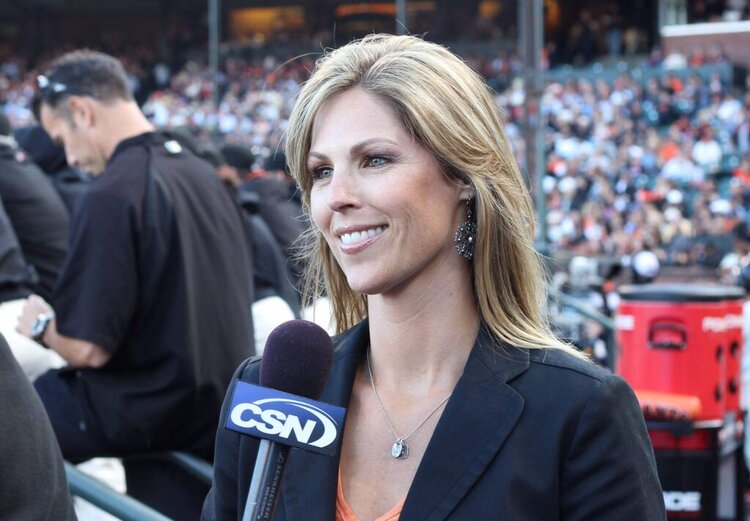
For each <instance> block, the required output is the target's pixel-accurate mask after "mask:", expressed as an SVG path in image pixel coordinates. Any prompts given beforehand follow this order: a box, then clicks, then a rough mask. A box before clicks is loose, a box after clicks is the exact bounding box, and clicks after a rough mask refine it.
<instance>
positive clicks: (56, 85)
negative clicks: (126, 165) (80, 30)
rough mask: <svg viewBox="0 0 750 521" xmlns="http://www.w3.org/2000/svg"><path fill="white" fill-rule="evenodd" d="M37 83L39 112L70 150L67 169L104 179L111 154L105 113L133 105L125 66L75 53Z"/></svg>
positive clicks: (36, 107)
mask: <svg viewBox="0 0 750 521" xmlns="http://www.w3.org/2000/svg"><path fill="white" fill-rule="evenodd" d="M37 83H38V91H37V95H36V97H35V100H34V112H35V114H36V116H37V119H38V120H39V122H40V123H41V124H42V126H43V127H44V129H45V130H46V131H47V133H48V134H49V135H50V137H51V138H52V140H53V141H54V142H55V143H58V144H60V145H62V146H63V147H64V148H65V155H66V158H67V160H68V164H70V165H71V166H78V167H80V168H82V169H84V170H88V171H90V172H91V173H93V174H98V173H100V172H101V171H102V170H103V169H104V167H105V165H106V162H107V159H108V157H109V153H111V146H109V141H111V139H110V137H111V136H108V135H107V134H108V133H107V131H106V128H104V126H103V124H102V122H103V121H104V120H105V117H104V116H105V115H104V114H103V112H102V111H103V110H106V109H107V108H110V109H111V108H113V107H115V106H117V105H120V104H122V103H125V104H132V103H134V100H133V95H132V94H131V92H130V88H129V85H128V79H127V75H126V73H125V70H124V69H123V67H122V65H121V64H120V62H119V61H118V60H116V59H115V58H113V57H112V56H109V55H106V54H103V53H100V52H95V51H89V50H80V51H74V52H71V53H68V54H65V55H63V56H61V57H60V58H58V59H57V60H55V61H54V62H53V63H52V64H51V66H50V68H49V71H48V72H47V73H46V74H44V75H40V76H39V77H38V78H37Z"/></svg>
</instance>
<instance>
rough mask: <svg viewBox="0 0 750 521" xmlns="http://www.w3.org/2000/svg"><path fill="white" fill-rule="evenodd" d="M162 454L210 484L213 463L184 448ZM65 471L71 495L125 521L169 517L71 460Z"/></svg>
mask: <svg viewBox="0 0 750 521" xmlns="http://www.w3.org/2000/svg"><path fill="white" fill-rule="evenodd" d="M160 457H163V458H164V459H165V460H167V461H169V462H171V463H173V464H174V465H175V466H177V467H179V468H180V469H182V470H184V471H185V472H187V473H188V474H190V475H191V476H193V477H194V478H196V479H198V480H199V481H201V482H202V483H204V484H206V485H211V483H212V480H213V467H212V466H211V464H210V463H208V462H206V461H204V460H202V459H199V458H196V457H195V456H193V455H191V454H187V453H185V452H168V453H165V454H163V455H161V456H160ZM65 474H66V476H67V478H68V487H69V488H70V493H71V495H73V496H78V497H80V498H82V499H85V500H86V501H88V502H89V503H91V504H93V505H95V506H96V507H98V508H100V509H102V510H104V511H105V512H107V513H108V514H111V515H113V516H115V517H118V518H120V519H121V520H122V521H170V518H169V517H167V516H165V515H164V514H161V513H160V512H158V511H156V510H154V509H153V508H151V507H149V506H148V505H145V504H144V503H141V502H140V501H138V500H136V499H134V498H132V497H130V496H128V495H126V494H121V493H120V492H117V491H116V490H114V489H113V488H111V487H109V486H107V485H105V484H104V483H102V482H101V481H99V480H98V479H96V478H94V477H91V476H89V475H88V474H85V473H83V472H81V471H80V470H78V469H77V468H76V467H75V466H74V465H72V464H70V463H68V462H65Z"/></svg>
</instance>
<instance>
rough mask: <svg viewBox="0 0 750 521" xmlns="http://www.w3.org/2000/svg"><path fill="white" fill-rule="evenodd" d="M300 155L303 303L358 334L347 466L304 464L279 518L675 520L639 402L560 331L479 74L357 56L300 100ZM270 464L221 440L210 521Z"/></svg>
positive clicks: (239, 443)
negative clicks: (307, 239) (304, 215)
mask: <svg viewBox="0 0 750 521" xmlns="http://www.w3.org/2000/svg"><path fill="white" fill-rule="evenodd" d="M287 158H288V160H289V165H290V169H291V171H292V173H293V175H294V176H295V178H296V180H297V182H298V183H299V185H300V188H301V190H302V194H303V199H304V203H305V206H306V208H308V209H309V211H310V215H311V217H312V222H313V229H312V230H311V231H310V234H311V237H312V241H311V243H312V247H311V249H310V252H309V259H308V260H309V269H310V273H309V274H308V275H309V277H308V285H307V293H308V295H312V296H315V295H316V294H318V293H320V291H321V290H323V289H325V290H326V291H327V293H328V295H329V296H330V297H331V302H332V308H333V314H334V318H335V320H336V325H337V327H338V330H339V331H343V332H342V333H341V334H340V335H339V336H338V337H336V339H335V344H336V346H337V347H336V355H335V358H334V368H333V373H332V376H331V379H330V381H329V383H328V385H327V387H326V390H325V391H324V392H323V396H322V397H321V401H324V402H328V403H335V404H339V405H342V406H344V407H347V409H348V413H347V421H346V426H345V431H344V438H343V445H342V448H341V452H340V457H339V458H326V457H322V456H317V455H311V454H307V453H303V452H294V453H293V455H292V456H291V457H290V458H289V463H288V465H287V468H286V473H285V477H284V481H283V483H282V492H281V500H280V501H279V505H278V508H277V512H276V516H275V517H274V519H283V520H332V519H337V520H355V519H358V520H362V521H371V520H373V519H378V520H386V519H388V520H391V519H400V520H401V521H406V520H412V519H430V520H438V519H455V520H479V519H482V520H484V519H502V520H512V521H521V520H534V521H539V520H547V519H555V520H557V519H563V520H587V521H591V520H607V521H613V520H623V521H624V520H649V521H650V520H656V519H664V518H665V514H664V503H663V499H662V495H661V490H660V487H659V481H658V478H657V475H656V467H655V463H654V457H653V451H652V449H651V446H650V444H649V441H648V435H647V433H646V429H645V427H644V423H643V419H642V416H641V413H640V409H639V408H638V405H637V403H636V400H635V398H634V396H633V394H632V392H631V391H630V390H629V388H628V387H627V385H626V384H625V383H624V382H623V381H622V380H621V379H620V378H618V377H615V376H613V375H611V374H609V373H607V372H605V371H604V370H601V369H599V368H597V367H595V366H594V365H593V364H591V363H590V362H588V361H586V360H584V359H582V357H581V356H580V355H579V354H578V353H577V352H576V351H574V350H572V349H571V348H570V347H568V346H566V345H564V344H562V343H561V342H559V341H558V340H556V339H555V338H554V337H553V335H552V334H551V333H550V332H549V329H548V327H547V325H546V324H545V322H544V317H543V302H544V299H545V296H544V292H543V291H544V288H543V281H544V277H543V271H542V269H541V267H540V263H539V260H538V258H537V254H536V253H535V251H534V248H533V244H532V243H533V237H534V214H533V209H532V204H531V200H530V197H529V194H528V192H527V190H526V188H525V185H524V181H523V179H522V177H521V174H520V173H519V170H518V167H517V165H516V163H515V161H514V159H513V156H512V154H511V150H510V146H509V143H508V140H507V138H506V136H505V133H504V131H503V127H502V123H501V120H500V117H499V116H498V110H497V107H496V105H495V104H494V102H493V99H492V96H491V94H490V91H489V89H488V88H487V87H486V86H485V84H484V83H483V81H482V80H481V79H480V78H479V76H478V75H477V74H475V73H474V72H472V71H471V70H470V69H469V68H468V67H467V66H466V65H464V64H463V62H461V61H460V60H459V59H458V58H457V57H455V56H454V55H452V54H451V53H450V52H448V51H447V50H445V49H444V48H442V47H440V46H437V45H435V44H431V43H427V42H424V41H422V40H420V39H418V38H414V37H408V36H401V37H396V36H384V35H373V36H369V37H367V38H365V39H363V40H361V41H358V42H353V43H351V44H349V45H346V46H344V47H342V48H340V49H338V50H336V51H333V52H331V53H330V54H328V55H327V56H325V57H323V58H322V59H321V60H319V62H318V64H317V66H316V68H315V71H314V73H313V75H312V77H311V79H310V80H309V82H308V83H307V84H306V85H305V87H304V88H303V90H302V92H301V93H300V96H299V99H298V101H297V103H296V106H295V108H294V111H293V113H292V116H291V119H290V124H289V131H288V137H287ZM258 365H259V364H258V363H257V362H249V363H248V364H246V365H245V366H243V367H242V368H240V372H241V374H242V378H243V379H247V380H250V381H257V378H258V375H257V373H258ZM230 392H231V391H230ZM223 423H224V422H223V421H222V422H221V424H223ZM256 450H257V444H256V443H255V442H254V440H252V439H251V438H244V439H242V440H239V439H238V438H237V436H236V435H235V434H234V433H232V432H230V431H226V430H221V431H220V432H219V434H218V437H217V448H216V467H215V468H216V471H215V476H216V479H215V483H214V489H213V491H212V493H211V494H210V495H209V498H208V499H207V502H206V505H205V508H204V515H205V517H206V518H214V517H215V518H216V519H237V518H238V516H240V515H241V513H242V503H243V501H244V493H243V492H242V491H246V490H247V486H248V483H249V480H250V476H249V474H250V469H251V468H252V463H253V461H254V458H255V451H256Z"/></svg>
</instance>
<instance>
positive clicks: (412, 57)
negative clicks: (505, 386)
mask: <svg viewBox="0 0 750 521" xmlns="http://www.w3.org/2000/svg"><path fill="white" fill-rule="evenodd" d="M353 87H359V88H362V89H365V90H366V91H368V92H370V93H373V94H375V95H377V96H379V97H380V98H381V99H383V100H385V101H386V102H388V103H389V104H390V105H391V107H392V108H393V109H394V110H395V112H396V114H397V115H398V117H399V118H400V120H401V121H402V123H403V124H404V126H405V128H406V129H407V130H408V131H409V132H410V133H411V135H412V136H414V138H415V139H417V141H418V142H419V143H421V144H422V145H423V146H425V147H426V148H427V149H429V150H430V151H431V152H432V153H433V155H434V156H435V157H436V158H437V160H438V162H439V163H440V165H441V166H442V170H443V173H444V175H446V176H447V177H448V178H449V179H451V180H454V181H460V182H463V183H467V184H469V185H471V186H472V187H474V189H475V190H476V201H475V210H476V212H475V213H476V218H477V226H478V237H477V240H476V249H475V256H474V260H473V264H472V270H473V274H472V275H473V276H472V279H473V285H474V294H475V298H476V301H477V305H478V308H479V312H480V314H481V317H482V320H483V321H484V322H485V324H486V325H487V326H488V327H489V329H490V331H491V332H492V334H493V335H494V336H495V337H496V338H498V339H499V340H501V341H504V342H507V343H509V344H511V345H516V346H521V347H529V348H543V347H555V348H560V349H565V350H568V351H571V352H574V353H576V354H577V353H578V352H577V351H576V350H575V349H573V348H571V347H569V346H567V345H565V344H564V343H562V342H560V341H559V340H557V339H556V338H555V337H554V335H553V334H552V333H551V332H550V329H549V326H548V324H547V322H546V318H545V313H544V309H545V308H546V302H545V298H546V294H545V286H544V283H545V277H546V274H545V271H544V269H543V267H542V264H541V262H540V259H539V257H538V254H537V252H536V251H535V249H534V245H533V240H534V227H535V221H534V209H533V205H532V201H531V197H530V195H529V193H528V190H527V189H526V185H525V183H524V180H523V177H522V176H521V172H520V170H519V168H518V165H517V163H516V161H515V159H514V157H513V154H512V152H511V148H510V143H509V141H508V138H507V136H506V134H505V130H504V128H503V124H502V121H501V118H500V114H499V109H498V107H497V104H496V103H495V101H494V99H493V96H492V92H491V90H490V89H489V87H487V85H486V84H485V82H484V80H483V79H482V78H481V77H480V76H479V75H478V74H477V73H475V72H474V71H473V70H471V69H470V68H469V67H468V66H467V65H466V64H465V63H464V62H463V61H461V59H459V58H458V57H457V56H455V55H454V54H452V53H451V52H450V51H448V50H447V49H445V48H444V47H441V46H439V45H436V44H433V43H429V42H425V41H424V40H422V39H420V38H416V37H413V36H392V35H371V36H367V37H365V38H363V39H361V40H357V41H354V42H352V43H349V44H347V45H345V46H343V47H340V48H339V49H336V50H334V51H331V52H329V53H328V54H326V55H324V56H323V57H322V58H320V59H319V60H318V62H317V63H316V66H315V70H314V71H313V74H312V76H311V78H310V79H309V81H308V82H307V83H306V84H305V85H304V87H303V88H302V91H301V92H300V94H299V98H298V99H297V102H296V104H295V106H294V109H293V111H292V114H291V117H290V120H289V127H288V129H287V141H286V154H287V160H288V163H289V168H290V171H291V173H292V175H293V176H294V178H295V179H296V181H297V183H298V184H299V186H300V189H301V191H302V196H303V203H304V206H305V208H306V209H307V210H308V211H309V205H310V189H311V185H312V179H311V177H310V174H309V172H308V169H307V160H308V153H309V151H310V146H311V139H312V129H313V123H314V121H315V117H316V115H317V112H318V110H319V109H320V107H321V105H322V104H323V103H324V102H325V101H326V100H328V99H330V98H331V97H332V96H334V95H335V94H338V93H340V92H343V91H345V90H347V89H350V88H353ZM306 239H307V242H306V244H307V246H308V247H307V250H306V252H305V254H304V257H305V261H306V263H307V266H308V268H307V274H306V279H305V285H304V290H303V294H304V299H305V301H306V302H310V301H311V300H312V299H314V298H316V297H317V296H319V295H320V294H322V293H323V292H325V293H327V294H328V295H329V296H330V298H331V304H332V308H333V317H334V320H335V322H336V327H337V329H338V331H343V330H346V329H348V328H349V327H351V326H353V325H354V324H356V323H357V322H359V321H361V320H362V319H364V318H365V317H366V316H367V302H366V298H365V296H364V295H362V294H359V293H357V292H355V291H353V290H352V289H351V288H349V286H348V284H347V281H346V277H345V276H344V274H343V272H342V271H341V269H340V268H339V266H338V264H337V263H336V261H335V259H334V257H333V254H332V252H331V250H330V249H329V247H328V245H327V243H326V242H325V239H324V238H323V236H322V234H321V233H320V232H319V231H318V230H317V229H316V228H315V227H314V225H313V226H312V227H311V228H310V229H309V230H308V231H307V232H306Z"/></svg>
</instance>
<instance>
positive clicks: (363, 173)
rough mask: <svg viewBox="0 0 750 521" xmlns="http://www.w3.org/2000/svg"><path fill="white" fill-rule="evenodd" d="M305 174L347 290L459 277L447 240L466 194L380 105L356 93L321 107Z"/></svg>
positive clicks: (385, 289) (460, 266) (381, 289)
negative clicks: (345, 281) (307, 173)
mask: <svg viewBox="0 0 750 521" xmlns="http://www.w3.org/2000/svg"><path fill="white" fill-rule="evenodd" d="M308 171H309V173H310V175H311V176H312V178H313V184H312V189H311V193H310V206H311V212H312V218H313V220H314V222H315V224H316V225H317V227H318V228H319V229H320V231H321V233H322V234H323V236H324V238H325V240H326V242H327V243H328V246H329V247H330V249H331V251H332V252H333V255H334V257H335V258H336V260H337V262H338V264H339V266H340V267H341V269H342V270H343V272H344V274H345V275H346V277H347V280H348V283H349V286H350V287H351V288H352V289H353V290H355V291H358V292H361V293H365V294H369V295H373V294H385V293H394V292H399V291H402V290H403V289H405V288H406V287H407V286H410V285H411V284H414V283H418V282H417V281H422V283H423V284H427V285H429V284H439V283H440V282H441V281H444V280H446V279H445V278H444V277H447V276H460V273H464V274H465V272H466V265H465V262H466V261H465V260H464V259H463V258H462V257H461V256H460V255H459V254H458V253H457V252H456V250H455V249H454V246H453V235H454V233H455V230H456V227H457V226H458V225H459V224H460V223H461V221H462V220H463V219H464V216H465V211H464V203H463V202H462V199H463V200H465V199H466V198H467V197H468V195H469V190H468V188H466V187H461V186H459V185H457V184H455V183H451V182H449V181H448V180H447V179H446V178H445V176H443V175H442V174H441V172H440V167H439V165H438V163H437V161H436V160H435V158H434V157H433V155H432V154H431V153H430V152H429V151H428V150H427V149H426V148H424V147H423V146H421V145H420V144H419V143H417V142H416V141H415V140H414V139H413V138H412V137H411V136H410V134H409V133H408V132H407V131H406V129H405V128H404V127H403V125H402V124H401V122H400V120H399V119H398V117H397V116H396V114H395V113H394V111H393V110H392V109H391V107H390V106H389V105H388V104H387V103H386V102H385V101H383V100H382V99H380V98H378V97H376V96H375V95H373V94H370V93H368V92H367V91H365V90H363V89H359V88H353V89H349V90H347V91H344V92H342V93H340V94H338V95H336V96H334V97H332V98H331V99H329V100H328V101H327V102H326V103H324V104H323V105H322V106H321V108H320V110H319V112H318V114H317V116H316V119H315V123H314V125H313V133H312V143H311V147H310V154H309V156H308Z"/></svg>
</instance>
